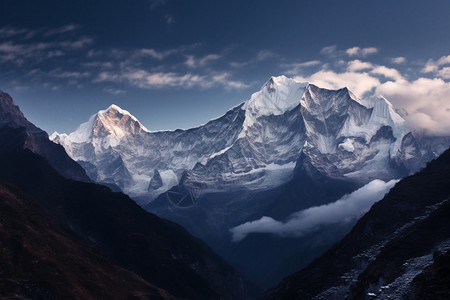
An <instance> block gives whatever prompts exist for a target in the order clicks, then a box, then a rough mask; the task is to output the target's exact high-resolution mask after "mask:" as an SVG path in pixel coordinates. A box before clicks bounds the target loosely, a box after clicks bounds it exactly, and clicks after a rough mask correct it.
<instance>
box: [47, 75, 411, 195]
mask: <svg viewBox="0 0 450 300" xmlns="http://www.w3.org/2000/svg"><path fill="white" fill-rule="evenodd" d="M366 102H368V103H369V104H370V105H367V104H366V106H364V105H362V104H361V103H363V101H360V100H358V99H357V98H356V97H355V95H353V94H352V93H351V91H349V90H348V89H347V88H344V89H340V90H327V89H322V88H320V87H317V86H315V85H313V84H309V83H301V82H297V81H295V80H293V79H290V78H287V77H285V76H278V77H271V78H270V79H269V80H268V81H267V82H266V83H265V84H264V85H263V86H262V88H261V90H260V91H258V92H256V93H254V94H252V95H251V97H250V98H249V99H248V100H247V101H245V102H244V103H242V104H241V105H238V106H236V107H234V108H232V109H231V110H229V111H228V112H227V113H226V114H225V115H223V116H221V117H219V118H216V119H213V120H211V121H209V122H208V123H206V124H204V125H202V126H199V127H196V128H192V129H188V130H175V131H158V132H150V131H149V130H148V129H147V128H145V127H144V126H143V125H142V124H141V123H140V122H139V121H138V120H137V119H136V118H135V117H133V116H132V115H131V114H130V113H129V112H128V111H126V110H123V109H121V108H120V107H118V106H117V105H111V106H110V107H109V108H108V109H106V110H101V111H99V112H98V113H97V114H95V115H93V116H92V117H91V118H90V119H89V120H88V121H87V122H86V123H83V124H81V125H80V126H79V128H78V129H77V130H76V131H75V132H73V133H71V134H69V135H67V134H57V133H54V134H53V135H52V136H51V139H52V140H53V141H55V142H58V143H60V144H62V145H63V146H64V147H65V148H66V151H67V152H68V153H69V155H70V156H71V157H72V158H74V159H75V160H78V161H84V162H89V163H90V165H89V168H90V169H89V171H88V173H89V172H90V176H91V177H94V180H99V181H102V182H111V183H115V184H117V185H119V186H120V187H122V189H123V190H124V191H125V192H127V193H129V194H130V195H132V196H142V195H147V196H148V197H149V198H148V199H149V201H151V200H152V199H154V197H155V195H156V194H157V193H159V192H165V190H164V189H165V188H170V187H172V186H173V182H174V181H176V182H177V184H182V185H183V186H185V188H187V189H188V190H189V189H194V188H195V189H196V190H199V188H198V187H199V186H201V187H202V188H200V191H201V192H199V193H196V195H199V196H201V194H202V192H203V193H206V192H211V191H215V192H216V191H229V190H230V189H231V190H236V189H237V190H239V189H240V188H243V189H250V190H264V189H268V188H271V187H273V186H274V184H273V182H276V184H281V183H283V181H287V180H289V178H291V175H292V172H293V170H294V168H295V163H296V162H297V160H298V158H299V157H300V155H301V154H302V153H303V154H304V155H306V156H307V157H311V162H312V164H313V165H315V166H316V168H319V169H321V170H324V172H325V173H328V172H332V173H328V175H329V176H333V177H342V178H344V177H346V178H361V181H362V182H363V183H364V182H366V183H367V182H369V181H370V180H373V179H375V178H379V179H383V180H388V179H392V178H394V177H398V176H399V175H398V174H395V171H394V170H393V169H392V167H390V166H391V165H392V164H391V161H393V160H395V159H396V160H397V161H401V158H399V157H398V153H402V151H403V153H404V154H403V156H404V157H407V156H408V155H407V154H408V153H409V152H408V151H407V149H403V148H402V141H403V140H404V136H405V135H406V134H407V133H408V132H409V130H408V129H407V128H406V126H405V124H404V120H403V119H402V118H401V117H400V116H399V115H398V114H397V113H396V112H395V110H394V108H393V107H392V105H391V104H390V103H389V102H388V101H387V100H386V99H384V98H378V99H369V100H368V101H366ZM383 128H385V129H383ZM386 128H390V130H388V129H386ZM408 157H409V156H408ZM277 166H278V167H277ZM111 168H113V169H114V170H113V171H111ZM277 168H278V169H279V172H278V171H277V172H275V173H274V170H275V169H277ZM154 170H158V171H159V173H160V174H163V173H164V174H171V175H170V176H169V177H170V180H168V179H167V181H170V183H168V184H164V185H163V186H164V188H162V187H158V189H157V191H151V190H148V187H149V185H150V181H151V179H152V178H153V177H154ZM328 170H330V171H328ZM331 170H332V171H331ZM123 172H125V173H123ZM128 173H129V175H127V176H128V177H127V178H128V179H126V180H124V179H121V178H120V176H123V174H128ZM101 174H103V175H101ZM108 174H112V175H111V176H110V175H108ZM119 174H122V175H120V176H119ZM270 174H277V175H276V177H277V179H276V180H275V179H274V180H273V182H269V181H270V180H269V179H270V178H271V176H272V175H270ZM163 181H164V180H163Z"/></svg>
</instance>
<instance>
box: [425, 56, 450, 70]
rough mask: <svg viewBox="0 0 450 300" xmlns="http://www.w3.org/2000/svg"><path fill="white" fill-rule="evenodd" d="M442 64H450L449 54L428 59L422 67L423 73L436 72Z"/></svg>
mask: <svg viewBox="0 0 450 300" xmlns="http://www.w3.org/2000/svg"><path fill="white" fill-rule="evenodd" d="M444 65H450V55H447V56H442V57H441V58H439V59H438V60H433V59H429V60H428V61H427V63H426V64H425V66H424V67H423V69H422V72H423V73H434V72H438V71H439V68H440V67H441V66H444Z"/></svg>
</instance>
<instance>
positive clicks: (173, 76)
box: [94, 69, 248, 89]
mask: <svg viewBox="0 0 450 300" xmlns="http://www.w3.org/2000/svg"><path fill="white" fill-rule="evenodd" d="M94 82H117V83H128V84H130V85H132V86H135V87H139V88H142V89H155V88H167V87H178V88H192V87H200V88H211V87H214V86H223V87H225V88H227V89H241V88H246V87H248V85H247V84H245V83H244V82H241V81H234V80H231V79H230V74H228V73H216V74H213V75H209V76H207V75H199V74H193V73H185V74H179V73H175V72H148V71H145V70H142V69H141V70H130V71H127V72H122V73H111V72H101V73H100V74H99V75H98V76H97V78H95V79H94Z"/></svg>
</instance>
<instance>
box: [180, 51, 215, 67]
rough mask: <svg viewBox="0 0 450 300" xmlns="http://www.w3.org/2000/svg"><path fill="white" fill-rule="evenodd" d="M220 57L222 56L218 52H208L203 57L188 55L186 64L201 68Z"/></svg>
mask: <svg viewBox="0 0 450 300" xmlns="http://www.w3.org/2000/svg"><path fill="white" fill-rule="evenodd" d="M220 58H221V56H220V55H218V54H208V55H205V56H203V57H201V58H196V57H195V56H194V55H187V59H186V61H185V62H184V64H185V65H186V66H188V67H189V68H201V67H204V66H206V65H207V64H208V63H210V62H212V61H215V60H218V59H220Z"/></svg>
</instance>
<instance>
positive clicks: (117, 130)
mask: <svg viewBox="0 0 450 300" xmlns="http://www.w3.org/2000/svg"><path fill="white" fill-rule="evenodd" d="M103 130H104V131H106V132H107V133H108V135H111V136H113V137H115V138H118V139H120V138H122V137H124V136H125V135H128V134H138V133H141V132H143V131H145V132H149V130H148V129H147V128H145V126H144V125H142V124H141V122H139V120H138V119H136V117H134V116H133V115H131V114H130V113H129V112H128V111H126V110H124V109H121V108H120V107H119V106H117V105H115V104H112V105H111V106H110V107H108V108H107V109H105V110H101V111H99V112H98V113H97V119H96V120H95V122H94V124H93V135H94V136H99V135H101V134H104V133H102V131H103Z"/></svg>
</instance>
